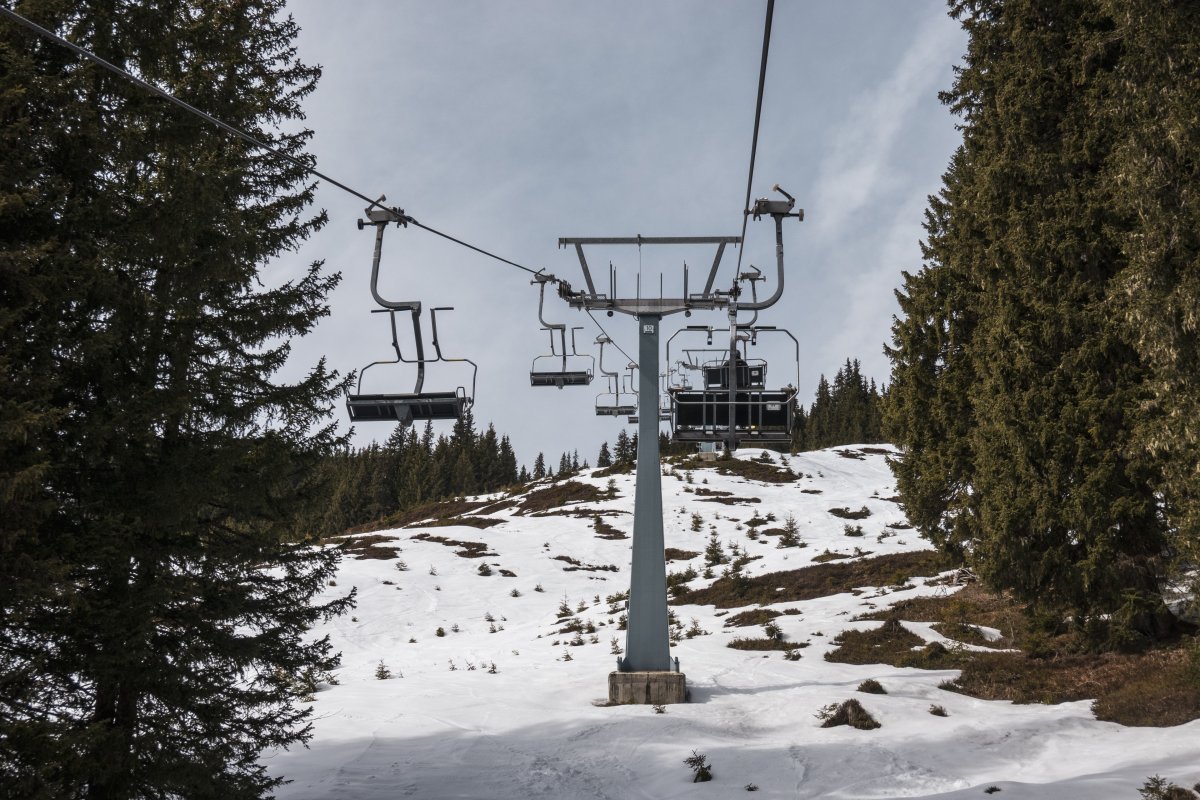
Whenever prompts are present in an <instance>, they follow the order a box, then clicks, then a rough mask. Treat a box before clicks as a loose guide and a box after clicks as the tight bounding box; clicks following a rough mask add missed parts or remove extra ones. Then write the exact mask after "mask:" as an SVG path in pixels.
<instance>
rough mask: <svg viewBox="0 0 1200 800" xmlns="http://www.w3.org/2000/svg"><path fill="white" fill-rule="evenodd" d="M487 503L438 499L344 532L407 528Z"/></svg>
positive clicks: (468, 510) (458, 513) (470, 509)
mask: <svg viewBox="0 0 1200 800" xmlns="http://www.w3.org/2000/svg"><path fill="white" fill-rule="evenodd" d="M489 504H491V501H488V500H439V501H435V502H431V503H422V504H421V505H419V506H413V507H412V508H409V509H405V510H404V511H397V512H396V513H395V514H389V515H387V516H386V517H380V518H379V519H377V520H374V521H373V522H365V523H363V524H362V525H355V526H354V527H353V528H348V529H347V530H346V534H354V533H371V532H373V531H383V530H388V529H390V528H409V527H412V526H413V525H415V524H416V523H419V522H421V521H423V520H431V519H432V520H439V519H446V518H448V517H457V516H460V515H462V514H468V513H470V512H472V511H475V510H477V509H480V508H482V507H484V506H486V505H489Z"/></svg>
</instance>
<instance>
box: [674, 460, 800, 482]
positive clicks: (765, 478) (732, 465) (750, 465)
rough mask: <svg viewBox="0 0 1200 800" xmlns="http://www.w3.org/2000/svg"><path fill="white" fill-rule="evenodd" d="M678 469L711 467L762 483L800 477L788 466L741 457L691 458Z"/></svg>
mask: <svg viewBox="0 0 1200 800" xmlns="http://www.w3.org/2000/svg"><path fill="white" fill-rule="evenodd" d="M678 469H681V470H685V471H688V470H690V471H699V470H702V469H711V470H715V471H716V472H718V473H720V474H721V475H738V476H740V477H743V478H746V479H747V480H752V481H761V482H762V483H792V482H793V481H796V480H799V478H800V476H799V475H797V474H796V473H794V472H792V471H791V470H790V469H788V468H787V467H779V466H777V465H775V464H768V463H766V462H764V461H744V460H742V459H740V458H719V459H717V460H716V461H701V460H699V459H697V458H691V459H687V460H686V461H683V462H682V463H681V464H679V466H678Z"/></svg>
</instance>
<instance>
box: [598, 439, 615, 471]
mask: <svg viewBox="0 0 1200 800" xmlns="http://www.w3.org/2000/svg"><path fill="white" fill-rule="evenodd" d="M612 463H613V460H612V454H611V453H609V451H608V442H603V443H602V444H601V445H600V454H599V455H598V456H596V466H597V467H600V468H604V467H611V466H612Z"/></svg>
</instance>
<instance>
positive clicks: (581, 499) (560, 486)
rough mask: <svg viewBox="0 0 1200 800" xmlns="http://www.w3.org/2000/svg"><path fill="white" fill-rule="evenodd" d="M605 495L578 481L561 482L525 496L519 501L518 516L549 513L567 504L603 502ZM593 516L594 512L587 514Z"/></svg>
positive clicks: (593, 487) (588, 484)
mask: <svg viewBox="0 0 1200 800" xmlns="http://www.w3.org/2000/svg"><path fill="white" fill-rule="evenodd" d="M605 497H607V495H606V494H605V493H604V492H602V491H600V490H599V489H597V488H596V487H595V486H592V485H591V484H590V483H580V482H579V481H563V482H562V483H556V484H552V485H550V486H547V487H546V488H544V489H536V490H534V491H532V492H530V493H529V494H527V495H525V499H524V500H522V501H521V507H520V508H518V509H517V512H516V513H518V514H534V513H537V512H539V511H551V510H553V509H556V508H561V507H563V506H565V505H566V504H567V503H590V502H594V501H596V500H603V499H605ZM589 513H592V514H594V513H595V512H589Z"/></svg>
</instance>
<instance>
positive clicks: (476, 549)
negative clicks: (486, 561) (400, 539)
mask: <svg viewBox="0 0 1200 800" xmlns="http://www.w3.org/2000/svg"><path fill="white" fill-rule="evenodd" d="M412 538H413V539H418V540H420V541H423V542H437V543H438V544H443V545H445V546H446V547H460V548H462V549H461V550H458V551H456V552H455V553H454V555H456V556H460V557H462V558H483V557H484V556H496V555H499V554H498V553H489V552H488V546H487V543H486V542H466V541H462V540H460V539H449V538H447V537H445V536H434V535H433V534H430V533H418V534H417V535H415V536H413V537H412Z"/></svg>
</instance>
